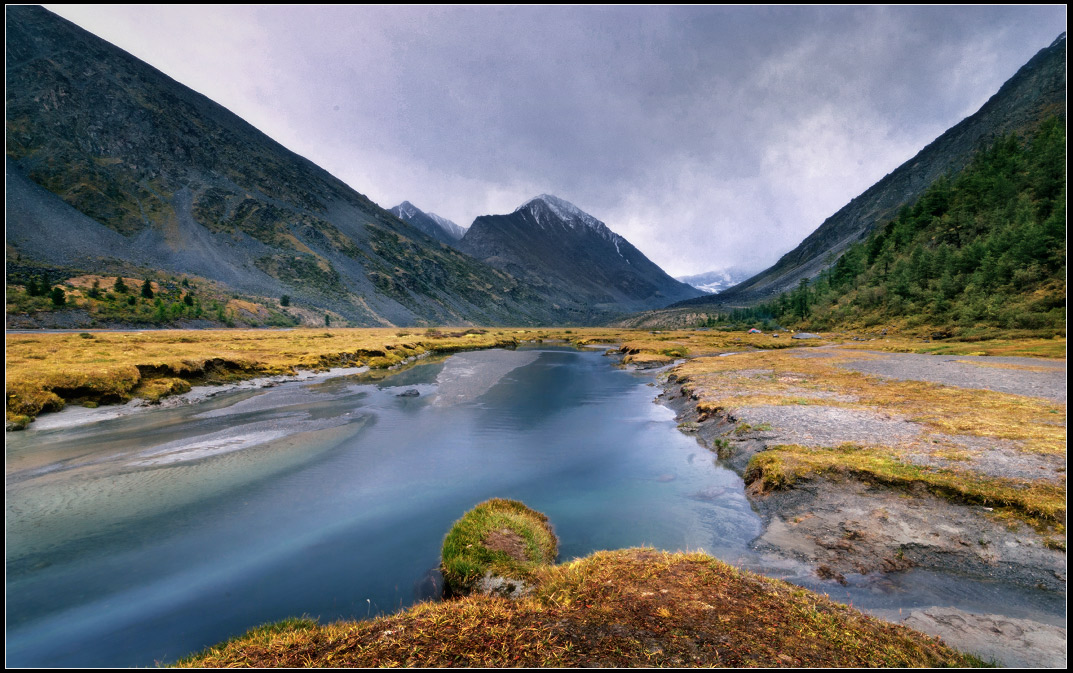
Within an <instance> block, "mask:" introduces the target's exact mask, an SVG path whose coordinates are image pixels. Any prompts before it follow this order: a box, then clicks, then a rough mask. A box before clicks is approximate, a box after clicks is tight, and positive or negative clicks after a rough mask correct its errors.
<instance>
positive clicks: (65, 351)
mask: <svg viewBox="0 0 1073 673" xmlns="http://www.w3.org/2000/svg"><path fill="white" fill-rule="evenodd" d="M6 341H7V355H6V358H7V414H8V421H9V422H11V421H12V420H13V419H18V417H23V418H32V417H34V416H36V415H37V414H39V413H41V412H42V411H49V410H53V409H57V408H61V407H62V406H63V404H64V403H65V402H68V401H93V402H103V403H108V402H120V401H125V400H128V399H130V398H131V397H133V396H143V397H146V398H148V399H151V400H152V399H157V398H159V396H160V395H161V394H170V393H175V392H181V391H182V389H183V387H184V386H183V385H180V384H176V383H175V382H174V381H172V382H171V383H165V382H163V381H155V382H152V383H150V382H149V380H150V379H182V380H184V381H187V382H221V381H230V380H237V379H241V378H250V377H254V376H267V375H275V374H291V373H294V372H295V371H296V370H297V369H314V370H324V369H328V368H330V367H341V366H350V367H356V366H369V367H374V368H382V367H390V366H392V365H395V364H399V363H401V362H403V361H404V360H406V359H407V358H410V357H414V356H418V355H423V354H426V353H429V354H431V353H449V352H455V351H460V350H469V349H476V348H494V347H512V346H514V345H516V343H517V340H516V339H515V338H514V336H513V335H507V334H506V333H505V332H504V331H496V332H491V331H487V330H470V333H469V334H467V333H466V330H465V328H460V329H458V330H455V331H447V330H444V331H440V332H435V333H429V332H426V331H423V330H422V331H418V332H413V333H409V332H400V331H399V330H397V329H394V328H391V329H388V328H371V329H315V330H314V329H295V330H160V331H146V332H95V333H93V334H92V335H91V338H85V337H82V336H80V335H79V334H75V333H39V334H8V335H7V339H6Z"/></svg>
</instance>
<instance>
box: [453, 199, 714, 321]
mask: <svg viewBox="0 0 1073 673" xmlns="http://www.w3.org/2000/svg"><path fill="white" fill-rule="evenodd" d="M458 248H459V250H462V251H463V252H465V253H467V254H469V255H471V256H473V257H475V258H476V259H479V260H482V261H484V262H486V263H488V264H489V265H491V266H493V267H496V268H497V269H500V270H502V271H505V272H506V273H509V274H511V275H512V276H514V277H517V278H522V279H525V280H526V281H528V282H530V283H532V284H533V287H534V289H535V290H537V291H538V292H540V293H542V294H546V295H548V296H550V297H552V298H554V300H555V302H556V303H557V304H559V305H561V306H563V307H569V308H570V309H571V310H574V311H580V312H582V313H584V314H586V316H587V319H597V316H598V315H599V314H601V313H603V314H613V313H624V312H628V311H639V310H644V309H651V308H659V307H662V306H666V305H667V304H670V303H672V302H675V301H679V300H681V299H688V298H690V297H697V296H699V295H701V294H703V293H702V292H701V291H700V290H697V289H696V288H693V287H690V286H689V285H686V284H685V283H680V282H678V281H676V280H675V279H673V278H671V277H670V276H668V275H667V274H666V273H665V272H664V271H663V270H662V269H660V268H659V267H658V266H656V265H655V264H653V263H652V262H651V261H649V259H648V258H647V257H645V256H644V255H643V254H641V252H640V251H639V250H637V248H635V247H633V245H631V244H630V242H629V241H627V240H626V239H624V238H623V237H621V236H619V235H618V234H616V233H614V232H613V231H611V230H610V229H608V228H607V225H605V224H604V223H603V222H601V221H600V220H597V219H596V218H595V217H593V216H592V215H589V214H588V213H586V212H584V211H582V210H581V209H580V208H578V207H577V206H575V205H573V204H571V203H568V202H566V201H564V200H562V199H560V198H558V197H555V196H550V195H548V194H542V195H540V196H538V197H536V198H534V199H531V200H529V201H527V202H525V203H524V204H522V205H521V206H519V207H518V208H517V210H515V211H514V212H513V213H511V214H509V215H483V216H481V217H478V218H477V219H475V220H474V221H473V224H472V225H471V226H470V228H469V230H468V231H467V232H466V235H465V236H464V237H463V238H462V240H461V241H460V242H459V244H458Z"/></svg>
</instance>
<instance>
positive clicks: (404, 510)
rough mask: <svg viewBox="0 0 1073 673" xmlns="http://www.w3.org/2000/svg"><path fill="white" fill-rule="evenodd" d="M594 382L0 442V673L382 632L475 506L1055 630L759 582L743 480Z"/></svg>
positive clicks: (243, 408)
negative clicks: (303, 623) (287, 636)
mask: <svg viewBox="0 0 1073 673" xmlns="http://www.w3.org/2000/svg"><path fill="white" fill-rule="evenodd" d="M609 360H610V358H606V357H602V356H601V355H600V354H599V353H597V352H590V351H575V350H568V349H554V348H521V349H519V350H517V351H478V352H472V353H462V354H458V355H455V356H453V357H451V358H449V359H447V360H446V361H442V362H439V363H424V364H419V365H417V366H415V367H413V368H411V369H409V370H407V371H403V372H400V373H398V374H395V375H394V376H392V377H390V378H387V379H384V380H382V381H379V382H373V380H372V379H370V378H368V377H366V378H363V377H361V376H352V377H344V378H336V379H331V380H328V381H324V382H320V383H314V384H310V383H299V382H291V383H286V384H283V385H280V386H278V387H275V388H270V389H262V390H256V391H245V392H236V393H230V394H225V395H221V396H219V397H217V398H214V399H211V400H208V401H205V402H201V403H199V404H196V405H190V406H186V407H179V408H174V409H157V410H153V411H148V412H143V413H139V414H136V415H131V416H126V417H123V418H117V419H112V420H106V421H100V422H96V423H92V424H89V425H82V426H78V427H69V428H56V429H44V428H43V427H42V429H38V430H29V431H26V432H23V433H11V434H9V437H8V447H7V485H6V508H7V512H6V513H7V663H8V665H9V666H147V665H152V664H154V663H156V662H169V661H174V660H175V659H177V658H179V657H181V656H184V655H187V654H189V653H191V652H193V651H196V650H198V649H201V648H203V647H206V646H208V645H212V644H215V643H217V642H220V641H221V640H224V639H226V638H228V637H230V636H232V635H236V634H239V633H242V632H244V631H245V630H247V629H248V628H250V627H251V626H255V625H257V624H261V623H264V622H267V621H273V620H278V619H281V618H284V617H288V616H294V615H303V614H305V615H309V616H312V617H318V618H320V619H321V620H322V621H324V622H327V621H332V620H336V619H346V618H364V617H368V616H374V615H376V614H381V613H386V612H392V611H395V610H397V609H399V608H400V607H405V606H407V605H410V604H412V603H414V602H415V601H417V600H421V599H424V598H429V597H431V596H434V595H435V594H436V592H437V582H438V574H437V573H436V571H435V568H436V566H437V565H438V563H439V552H440V545H441V543H442V540H443V536H444V535H445V534H446V532H447V530H448V528H449V527H450V526H451V524H452V523H453V522H454V521H455V520H456V519H457V518H458V517H460V516H461V515H462V514H463V513H464V512H465V511H466V510H468V509H469V508H471V507H472V506H473V505H475V504H477V503H478V502H480V501H482V500H485V499H487V498H491V497H504V498H514V499H518V500H522V501H524V502H525V503H526V504H527V505H529V506H531V507H533V508H535V509H537V510H539V511H542V512H544V513H546V514H547V515H548V516H549V517H550V519H551V521H552V523H553V524H554V526H555V529H556V533H557V534H558V536H559V538H560V560H565V559H569V558H573V557H577V556H583V555H586V554H588V553H590V552H592V551H594V550H598V549H616V548H622V547H629V546H637V545H650V546H654V547H657V548H662V549H668V550H678V549H689V550H705V551H707V552H709V553H711V554H713V555H715V556H718V557H719V558H722V559H724V560H727V561H730V562H734V563H739V564H744V565H746V566H749V567H752V568H755V569H759V570H764V571H765V572H769V573H771V574H776V575H781V576H783V577H787V578H788V579H792V580H794V581H798V582H799V583H801V584H804V585H806V586H812V588H817V589H820V590H822V591H830V592H831V594H832V597H834V598H838V599H840V600H844V601H854V604H855V605H858V606H860V607H866V608H868V607H870V608H874V609H877V610H884V609H885V610H890V609H893V608H897V607H901V606H909V607H911V606H914V605H933V604H949V605H960V606H963V607H966V609H972V607H973V606H974V605H976V604H979V605H980V606H990V607H991V609H990V610H986V608H984V610H985V611H992V612H994V611H996V610H995V609H994V606H995V605H1004V606H1013V607H1011V608H1010V609H1011V610H1014V611H1016V610H1015V609H1020V608H1018V607H1017V606H1023V608H1024V610H1023V611H1022V612H1024V613H1025V616H1034V617H1036V618H1039V617H1038V615H1035V614H1034V612H1033V611H1039V610H1042V611H1043V612H1045V613H1048V614H1055V615H1061V614H1062V612H1063V601H1062V599H1061V597H1058V598H1057V599H1055V598H1054V597H1047V596H1042V597H1040V596H1027V597H1026V595H1025V594H1024V592H1018V591H1011V590H1010V589H1008V588H1006V587H1001V586H991V585H988V586H984V585H980V584H977V583H968V584H962V583H959V582H958V581H957V580H951V578H949V577H943V576H938V575H934V574H926V573H914V574H902V575H896V576H888V577H887V578H884V579H883V580H882V581H881V582H875V581H869V582H864V583H862V584H861V585H860V586H857V587H855V586H850V587H848V588H845V589H843V588H841V587H838V586H837V585H833V584H831V583H822V582H819V581H818V580H816V579H815V578H814V577H813V576H811V575H810V574H809V572H808V570H807V569H802V568H795V567H793V565H792V564H782V565H781V566H780V565H775V566H772V565H765V563H767V562H766V561H765V560H764V559H759V558H757V557H756V556H755V555H753V554H752V553H750V551H749V550H748V547H747V545H748V543H749V541H751V540H752V539H753V538H754V537H755V536H756V535H758V534H759V533H760V521H759V519H758V518H757V516H756V515H755V514H754V513H753V511H752V510H751V508H750V506H749V504H748V502H747V500H746V499H745V496H744V493H743V489H742V483H741V480H740V479H739V478H738V477H737V476H736V475H735V474H734V473H732V472H730V471H728V470H726V469H724V468H721V467H719V466H717V465H716V464H715V461H714V460H713V456H712V454H711V453H710V452H708V451H707V450H705V449H703V448H701V447H699V446H698V445H697V444H696V442H695V440H693V439H692V438H690V437H687V436H685V435H683V434H682V433H680V432H678V430H677V429H676V425H675V422H674V415H673V413H672V412H670V411H669V410H667V409H665V408H663V407H660V406H658V405H655V404H653V403H652V400H653V397H654V396H655V394H656V390H655V389H654V388H653V387H651V386H650V385H649V383H650V382H651V381H652V379H653V377H652V376H651V375H642V374H635V373H630V372H626V371H622V370H619V369H615V368H613V367H612V366H611V363H610V362H609ZM409 390H417V391H418V392H419V393H420V394H419V396H416V397H413V396H399V395H400V393H402V392H405V391H409ZM41 425H42V426H44V423H42V424H41ZM832 589H837V590H838V592H841V593H836V592H835V591H832ZM842 594H844V595H842ZM936 596H941V599H940V600H938V601H937V600H936Z"/></svg>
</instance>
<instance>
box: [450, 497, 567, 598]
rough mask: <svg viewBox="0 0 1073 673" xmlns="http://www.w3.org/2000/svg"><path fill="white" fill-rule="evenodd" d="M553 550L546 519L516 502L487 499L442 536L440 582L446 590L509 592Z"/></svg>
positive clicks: (549, 559) (553, 553)
mask: <svg viewBox="0 0 1073 673" xmlns="http://www.w3.org/2000/svg"><path fill="white" fill-rule="evenodd" d="M557 553H558V541H557V540H556V538H555V533H554V532H552V529H551V525H550V524H549V523H548V517H546V516H544V515H543V514H541V513H540V512H537V511H535V510H532V509H529V508H528V507H526V506H525V505H524V504H522V503H520V502H518V501H517V500H504V499H502V498H492V499H491V500H486V501H484V502H482V503H480V504H479V505H477V506H476V507H474V508H473V509H471V510H470V511H468V512H466V513H465V515H463V516H462V518H461V519H459V520H458V521H456V522H455V524H454V525H453V526H452V527H451V530H450V531H449V532H448V533H447V537H445V538H444V540H443V552H442V563H441V569H442V571H443V579H444V585H445V587H446V588H447V591H448V592H449V593H451V594H458V595H465V594H468V593H471V592H473V591H474V590H481V591H482V592H484V593H503V594H506V595H513V594H515V593H516V592H517V591H519V589H521V588H522V587H525V586H527V585H529V584H531V582H532V577H533V571H534V570H535V569H536V568H538V567H539V566H542V565H544V564H548V563H552V562H554V561H555V556H556V555H557Z"/></svg>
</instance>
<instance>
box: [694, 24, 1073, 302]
mask: <svg viewBox="0 0 1073 673" xmlns="http://www.w3.org/2000/svg"><path fill="white" fill-rule="evenodd" d="M1065 68H1066V34H1065V33H1062V34H1061V35H1059V36H1058V38H1057V39H1056V40H1055V41H1054V42H1053V43H1051V45H1050V46H1048V47H1046V48H1044V49H1042V50H1040V51H1039V52H1038V53H1037V54H1036V55H1035V56H1033V57H1032V59H1030V60H1029V61H1028V63H1026V64H1025V65H1024V66H1023V67H1021V68H1020V69H1019V70H1018V71H1017V73H1016V74H1014V76H1013V77H1011V78H1010V79H1009V80H1008V81H1007V82H1006V83H1005V84H1003V85H1002V87H1001V88H1000V89H999V91H998V92H997V93H996V94H995V95H994V96H992V97H991V98H990V99H989V100H988V101H987V102H986V103H985V104H984V105H983V106H982V107H981V108H980V110H979V111H977V112H976V113H975V114H973V115H971V116H969V117H967V118H966V119H964V120H962V121H961V122H959V123H958V124H956V125H955V126H953V127H952V128H950V129H949V130H948V131H946V132H945V133H943V134H942V135H941V136H939V137H938V138H937V139H936V140H934V141H933V142H932V143H930V144H928V145H927V146H926V147H925V148H924V149H922V150H921V151H920V152H918V153H917V154H916V156H914V157H913V158H912V159H910V160H909V161H907V162H905V163H904V164H902V165H901V166H899V167H898V168H896V169H895V170H894V171H892V172H891V173H889V174H887V175H886V176H885V177H884V178H883V179H881V180H880V181H879V182H877V183H876V184H874V185H872V186H871V187H869V188H868V189H867V190H865V191H864V193H862V194H861V195H859V196H857V197H856V198H854V199H853V200H851V201H850V202H849V203H848V204H846V205H845V206H844V207H842V208H841V209H840V210H839V211H838V212H837V213H835V214H834V215H832V216H831V217H829V218H827V220H825V221H824V222H823V223H822V224H821V225H820V226H819V228H817V229H816V230H815V231H814V232H812V234H810V235H809V236H808V237H807V238H805V240H804V241H802V242H801V244H800V245H798V246H797V247H796V248H794V249H793V250H791V251H790V252H788V253H786V254H785V255H783V257H782V258H781V259H779V261H778V262H776V263H775V265H774V266H772V267H770V268H769V269H766V270H765V271H762V272H761V273H759V274H757V275H755V276H753V277H752V278H749V279H747V280H745V281H744V282H742V283H740V284H738V285H736V286H734V287H732V288H730V289H728V290H726V291H724V292H721V293H719V294H718V295H709V296H706V297H700V298H697V299H692V300H686V301H683V302H680V304H678V305H679V306H681V307H683V308H690V309H698V308H702V307H711V308H718V307H721V306H725V307H734V306H749V305H752V304H755V303H758V302H760V301H766V300H770V299H772V298H774V297H775V296H777V295H779V294H781V293H783V292H787V291H789V290H792V289H793V288H795V287H796V286H797V285H798V283H799V281H800V280H801V279H811V278H814V277H816V276H817V275H818V274H819V273H820V272H821V271H823V270H824V269H826V268H828V267H829V266H830V265H831V264H833V263H834V262H835V261H836V260H837V259H838V256H839V255H840V254H841V253H842V252H843V251H845V250H846V248H848V247H849V246H850V245H851V244H853V243H855V242H857V241H859V240H862V239H863V238H865V237H866V236H867V235H868V234H869V233H871V232H872V231H873V230H874V229H875V228H876V227H878V226H881V225H884V224H886V223H887V222H889V221H890V220H891V219H893V218H894V216H895V215H896V214H897V212H898V209H899V208H900V207H901V206H902V205H903V204H907V203H911V202H912V201H913V200H915V199H916V198H917V197H919V196H920V195H921V194H922V193H923V192H924V190H925V189H926V188H927V187H928V186H929V185H931V184H932V183H933V182H934V181H935V180H936V179H937V178H939V177H940V176H943V175H948V174H951V173H956V172H958V171H960V170H961V169H963V168H964V167H965V166H966V165H967V164H968V163H969V161H970V160H971V158H972V156H973V154H974V152H975V151H976V150H978V149H980V148H982V147H984V146H986V145H988V144H990V143H991V142H992V141H993V140H995V139H996V138H998V137H999V136H1001V135H1003V134H1006V133H1017V134H1019V135H1022V136H1024V135H1027V134H1029V133H1031V132H1033V131H1034V130H1035V129H1036V128H1037V127H1038V126H1039V124H1040V123H1041V122H1042V121H1043V120H1044V119H1046V118H1047V117H1050V116H1053V115H1058V116H1060V117H1062V118H1063V119H1064V118H1065V107H1066V76H1065Z"/></svg>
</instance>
